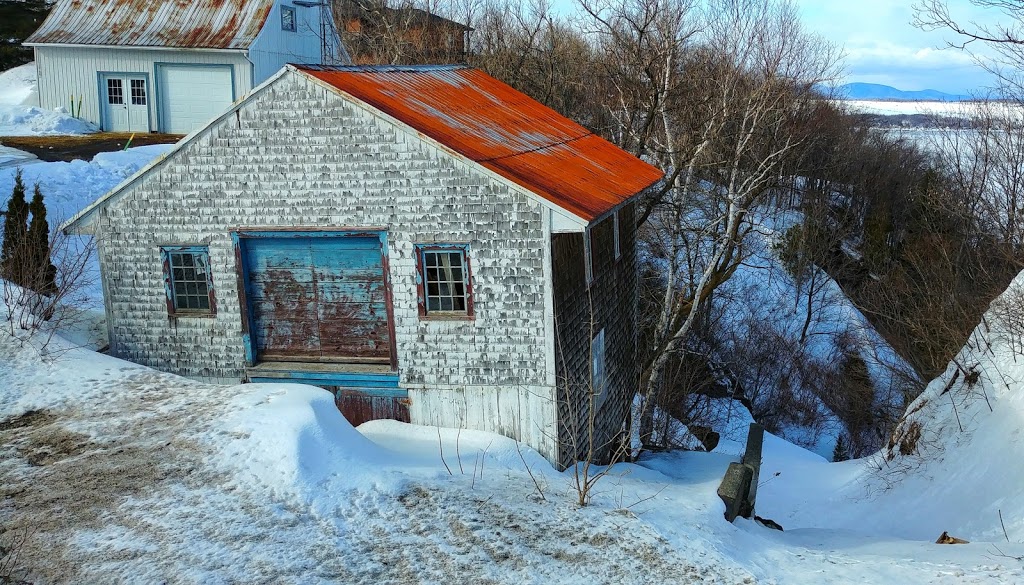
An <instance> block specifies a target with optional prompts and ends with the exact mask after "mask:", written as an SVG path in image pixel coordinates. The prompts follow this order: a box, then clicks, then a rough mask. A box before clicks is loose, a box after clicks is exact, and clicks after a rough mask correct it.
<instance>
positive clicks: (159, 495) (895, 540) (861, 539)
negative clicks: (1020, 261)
mask: <svg viewBox="0 0 1024 585" xmlns="http://www.w3.org/2000/svg"><path fill="white" fill-rule="evenodd" d="M0 356H2V357H0V388H3V391H0V451H2V456H0V486H3V487H2V488H0V490H2V491H0V493H2V495H3V498H2V499H0V526H2V529H0V543H3V544H5V545H7V544H9V543H14V542H17V541H19V540H20V539H21V538H22V536H26V537H27V540H26V542H24V544H22V545H20V548H19V555H20V556H19V557H18V565H19V567H20V568H21V569H22V570H23V571H24V572H18V573H15V576H16V577H18V578H24V579H27V580H30V581H32V582H89V583H102V582H164V581H166V582H182V583H200V582H202V583H228V582H251V581H259V582H267V583H269V582H274V583H332V582H333V583H587V584H589V583H787V584H788V583H806V584H814V585H819V584H823V583H843V584H846V583H965V582H970V583H1014V582H1021V581H1022V580H1024V568H1022V564H1021V563H1020V562H1018V561H1015V560H1012V559H1009V558H1004V557H999V556H998V554H1000V553H997V552H996V551H997V549H996V546H998V547H999V548H998V550H1000V551H1002V554H1008V555H1024V545H1021V544H1019V537H1017V540H1015V542H1014V543H1013V544H1006V543H1002V544H999V543H996V544H987V543H972V544H968V545H961V546H952V547H951V546H943V545H936V544H933V543H932V542H930V541H932V540H934V538H936V537H937V536H938V534H937V533H936V534H931V533H930V532H929V533H922V534H914V535H911V536H913V538H915V539H917V540H903V539H901V538H900V537H899V536H898V534H899V533H900V532H902V531H903V529H902V527H904V526H905V525H908V524H915V523H916V524H920V523H921V522H922V517H921V515H922V512H921V510H922V505H921V502H920V498H919V495H918V494H917V493H915V492H912V491H911V490H906V491H900V490H897V489H893V490H890V491H888V492H885V491H880V492H878V493H875V494H874V496H875V498H874V499H870V498H865V497H864V496H860V497H853V493H852V490H851V489H850V487H849V486H855V485H860V482H862V481H863V478H866V477H870V467H869V462H868V461H858V462H848V463H843V464H827V463H825V462H824V460H822V459H821V458H819V457H817V456H816V455H813V454H811V453H809V452H807V451H804V450H803V449H800V448H798V447H795V446H793V445H791V444H789V443H786V442H784V441H782V440H780V439H777V438H775V437H772V436H768V437H767V438H766V443H765V456H764V459H765V463H764V468H763V470H762V475H761V478H762V479H761V488H760V501H759V505H758V513H759V514H760V515H763V516H765V517H771V518H774V519H776V520H778V521H780V522H781V523H782V524H783V526H784V527H785V528H786V529H787V530H786V532H777V531H774V530H771V529H768V528H765V527H763V526H760V525H759V524H756V523H754V522H752V521H748V520H740V521H738V522H737V523H736V524H735V525H733V524H729V523H727V522H725V520H724V519H723V517H722V513H723V510H724V507H723V505H722V503H721V501H720V500H719V499H718V497H717V495H716V489H717V486H718V483H719V481H720V479H721V477H722V474H723V472H724V470H725V467H726V466H727V464H728V463H729V462H730V461H732V460H734V459H735V455H733V454H731V453H697V452H683V453H674V454H659V455H654V456H650V457H646V458H644V459H643V460H641V461H640V462H639V463H638V464H621V465H618V466H616V467H615V468H614V469H613V470H612V473H611V474H610V475H609V476H607V477H606V478H605V479H604V480H602V481H601V483H599V484H597V488H596V495H595V497H594V501H593V503H592V505H591V506H589V507H587V508H583V509H579V508H577V507H575V506H574V505H573V501H574V499H575V498H574V496H575V495H574V494H573V493H572V489H571V488H570V483H571V473H572V472H571V471H568V472H563V473H559V472H556V471H555V470H554V469H553V468H552V467H551V466H550V465H549V464H548V463H547V462H546V461H545V460H543V459H542V458H541V457H540V456H539V455H538V454H536V453H535V452H533V451H532V450H530V449H529V448H528V447H525V446H521V447H519V449H517V446H516V444H515V443H514V442H513V441H511V440H509V439H506V438H504V437H501V436H498V435H492V434H488V433H481V432H475V431H461V432H459V431H456V430H450V429H436V428H432V427H419V426H413V425H406V424H403V423H398V422H393V421H377V422H373V423H367V424H365V425H363V426H361V427H359V428H358V429H353V428H352V427H351V426H350V425H349V424H348V423H347V422H346V421H345V420H344V419H343V418H342V417H341V415H340V414H339V413H338V411H337V409H335V408H334V405H333V401H332V398H331V395H330V394H329V393H328V392H325V391H323V390H320V389H317V388H312V387H308V386H298V385H283V384H282V385H243V386H218V385H211V384H199V383H196V382H191V381H188V380H185V379H182V378H179V377H176V376H173V375H170V374H163V373H159V372H156V371H153V370H150V369H148V368H145V367H142V366H137V365H133V364H130V363H127V362H123V361H120V360H117V359H115V358H112V357H108V356H104V355H100V354H96V353H93V352H91V351H88V350H84V349H78V348H73V347H71V346H69V345H68V344H67V343H66V342H64V341H63V340H62V339H60V338H55V339H54V340H53V341H52V342H51V344H50V345H49V346H48V347H47V348H46V349H45V350H43V351H40V350H39V349H38V348H37V347H35V346H34V345H33V344H32V343H31V342H29V343H21V342H18V341H16V340H15V339H14V338H13V337H12V336H10V335H9V334H3V335H2V336H0ZM520 450H521V452H522V456H520V454H519V453H520ZM1015 454H1016V452H1014V455H1015ZM442 457H443V461H442ZM1008 460H1009V461H1013V460H1014V458H1012V457H1011V458H1009V459H1008ZM445 465H447V468H448V469H450V470H451V474H449V472H448V471H447V470H446V468H445ZM527 468H529V470H530V472H529V473H528V472H527ZM776 471H778V473H777V474H776ZM975 471H976V470H975ZM992 471H993V470H989V472H990V473H991V472H992ZM995 471H996V472H998V471H997V470H995ZM530 473H532V474H533V476H534V478H535V479H536V481H537V482H538V483H539V484H540V486H541V490H540V491H541V492H543V498H541V495H540V494H539V493H538V490H537V488H536V487H535V484H534V479H533V478H531V477H530ZM1018 473H1019V472H1018ZM1014 477H1016V476H1014ZM957 479H960V476H958V478H957ZM1018 479H1019V478H1018ZM948 485H949V486H950V487H951V486H952V485H954V484H948ZM1019 485H1024V484H1019ZM915 487H920V483H918V484H917V485H915ZM819 490H820V491H819ZM1007 496H1008V498H1009V497H1012V496H1013V494H1012V493H1008V494H1007ZM949 503H953V502H952V501H950V502H949ZM981 504H982V503H981V502H978V505H979V506H981ZM900 505H902V507H900ZM957 506H958V508H959V509H960V510H965V509H967V508H968V507H969V504H967V503H966V502H963V501H961V502H959V503H958V504H957ZM1003 506H1004V508H1003V513H1004V516H1006V517H1008V518H1011V517H1012V518H1019V517H1020V513H1021V512H1022V511H1024V504H1022V502H1021V499H1020V498H1013V499H1008V501H1006V502H1005V503H1004V504H1003ZM928 511H929V512H930V511H931V510H928ZM946 518H947V519H948V523H939V524H941V526H942V528H943V529H948V530H950V532H951V533H952V534H954V535H956V536H961V537H969V536H973V534H970V533H969V531H968V530H967V527H966V526H965V525H962V524H960V523H958V522H957V520H956V517H955V516H946ZM1008 528H1010V529H1011V530H1018V529H1019V528H1020V525H1019V524H1013V525H1012V526H1009V525H1008ZM990 540H996V539H994V538H992V539H990ZM0 566H2V563H0Z"/></svg>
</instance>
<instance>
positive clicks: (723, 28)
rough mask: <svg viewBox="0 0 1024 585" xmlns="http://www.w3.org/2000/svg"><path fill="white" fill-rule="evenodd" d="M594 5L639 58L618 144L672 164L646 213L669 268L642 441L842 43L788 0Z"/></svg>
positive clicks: (620, 49)
mask: <svg viewBox="0 0 1024 585" xmlns="http://www.w3.org/2000/svg"><path fill="white" fill-rule="evenodd" d="M584 10H585V12H586V13H587V14H589V15H590V17H591V19H592V23H594V24H595V25H596V29H597V30H596V32H597V34H598V35H600V38H601V39H602V45H601V46H602V48H603V49H604V50H603V51H602V52H604V53H609V54H615V55H626V56H632V55H637V57H636V59H637V62H636V63H634V64H632V65H628V64H621V69H620V70H618V71H615V73H616V75H609V81H608V83H609V86H610V87H612V88H613V89H614V93H613V95H614V96H617V97H619V98H620V99H619V100H618V102H616V101H615V100H614V99H613V100H610V101H609V103H611V104H614V107H617V108H619V110H620V113H619V115H620V118H619V120H620V124H619V129H620V131H621V134H620V135H619V136H617V138H618V141H619V142H620V144H622V145H624V146H626V147H627V148H629V149H630V150H632V151H633V152H634V153H636V154H638V155H640V156H644V157H646V158H648V159H650V160H654V161H655V162H656V163H657V164H659V165H661V166H662V168H664V169H665V170H666V173H667V178H666V181H665V184H664V186H663V188H662V189H661V190H660V191H658V192H656V193H655V195H654V197H653V198H652V199H651V201H650V202H649V206H648V209H647V211H646V213H644V214H643V216H642V217H643V218H646V219H648V222H647V226H646V227H645V229H644V239H645V242H644V244H645V252H646V254H647V255H648V256H649V257H650V258H654V259H656V262H657V264H658V266H659V270H658V271H657V272H656V273H655V274H656V275H655V276H654V279H653V282H648V283H647V284H648V285H649V286H650V285H653V286H656V287H658V288H659V289H660V290H661V293H660V297H661V299H660V302H658V303H657V314H656V315H654V316H652V320H651V323H650V331H651V332H650V334H649V336H648V341H649V343H650V347H649V348H647V349H648V358H647V361H646V363H645V371H644V377H643V382H642V384H643V387H642V389H641V398H642V408H641V410H640V412H639V419H640V420H639V424H640V430H641V440H642V441H643V442H644V443H649V442H650V441H651V438H652V435H651V431H652V429H653V428H654V424H653V423H654V421H653V416H654V411H655V408H654V407H655V404H656V403H657V402H658V397H659V394H660V393H661V392H662V391H663V390H664V389H665V388H664V384H665V378H666V376H665V374H666V371H667V368H668V366H669V364H670V362H671V361H672V360H673V359H675V358H677V357H678V355H679V354H680V352H682V351H683V350H684V349H685V344H686V340H687V336H688V334H689V332H690V331H691V329H692V328H693V326H694V324H695V322H696V320H697V319H698V317H699V315H700V313H701V310H702V308H703V307H704V306H705V303H706V302H707V301H708V300H709V299H710V297H711V296H712V294H713V293H714V291H715V289H716V288H718V287H719V286H720V285H721V284H722V283H723V282H725V281H726V280H727V279H728V278H730V277H731V276H732V275H733V273H734V272H735V270H736V268H737V267H738V266H739V265H740V263H741V262H742V261H743V259H744V257H745V253H744V250H743V240H744V237H745V236H746V235H747V233H749V231H750V230H751V229H753V224H752V223H751V221H750V218H749V214H750V212H751V210H753V209H754V208H755V207H756V206H757V205H758V204H759V203H760V202H761V201H763V199H764V198H765V197H766V196H767V195H768V194H769V193H770V191H771V189H772V188H773V187H774V186H776V185H777V184H778V178H779V173H780V171H781V169H782V168H783V166H784V163H785V161H786V160H787V159H788V158H789V157H791V156H793V155H794V153H795V150H796V149H797V147H798V146H799V145H800V144H801V141H802V139H801V136H800V127H801V125H802V123H803V120H802V117H803V116H805V115H806V113H807V111H808V109H809V108H808V107H807V104H808V103H809V101H810V100H813V99H814V97H815V95H814V94H813V91H812V87H813V85H814V84H815V83H818V82H821V81H823V80H825V79H827V78H829V77H830V76H831V74H832V73H833V68H834V66H835V64H836V62H837V54H836V53H835V51H834V50H832V49H831V47H829V46H828V45H827V44H824V43H823V42H821V41H820V40H819V39H816V38H814V37H812V36H810V35H807V34H806V33H804V32H803V31H802V30H801V29H800V25H799V21H798V16H797V13H796V11H795V9H794V8H793V6H792V5H791V4H788V3H786V2H776V1H774V0H714V1H713V2H710V3H709V4H708V5H707V7H706V12H705V13H704V14H702V15H697V14H695V11H694V10H693V9H692V7H691V6H689V5H688V4H685V3H683V2H680V1H672V0H648V1H644V0H620V1H619V2H617V3H616V2H613V3H610V4H584ZM652 54H655V55H657V56H658V61H656V62H654V61H652V60H651V57H650V56H651V55H652ZM641 56H643V58H645V59H647V61H644V60H642V59H641ZM630 74H632V76H633V77H629V75H630ZM636 87H646V88H647V92H646V94H644V93H641V92H638V91H636V89H634V88H636ZM641 107H645V109H641ZM613 135H615V133H614V132H613ZM636 422H637V421H634V424H636Z"/></svg>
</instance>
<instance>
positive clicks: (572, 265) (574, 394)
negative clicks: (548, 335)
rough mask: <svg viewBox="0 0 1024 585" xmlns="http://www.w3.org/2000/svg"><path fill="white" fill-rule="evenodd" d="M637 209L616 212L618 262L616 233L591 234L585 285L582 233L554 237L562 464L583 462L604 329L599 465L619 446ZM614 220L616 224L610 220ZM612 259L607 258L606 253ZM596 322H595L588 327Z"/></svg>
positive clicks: (632, 335) (629, 354) (627, 395)
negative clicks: (594, 360)
mask: <svg viewBox="0 0 1024 585" xmlns="http://www.w3.org/2000/svg"><path fill="white" fill-rule="evenodd" d="M633 207H634V206H633V204H629V205H626V206H624V207H623V208H622V209H620V210H619V246H620V253H621V255H620V257H619V258H618V260H616V259H615V258H614V239H612V240H611V241H606V238H614V231H613V230H606V229H593V230H591V233H592V234H594V235H595V236H596V237H595V238H594V240H593V241H592V242H591V247H592V249H593V253H594V261H593V267H594V268H593V280H592V282H591V284H590V286H589V287H588V286H587V281H586V264H585V243H584V237H585V236H584V234H555V235H553V236H552V238H551V239H552V265H553V275H554V304H555V334H556V340H555V352H556V361H555V364H556V368H557V369H556V371H557V381H558V392H557V394H558V418H559V426H558V429H559V431H558V435H559V436H558V439H559V462H560V463H561V464H562V465H570V464H572V463H573V462H574V461H576V460H579V459H582V458H584V457H586V455H587V450H588V445H589V442H588V440H587V439H588V437H589V433H588V426H589V413H590V408H591V406H594V405H596V402H595V401H592V400H590V396H589V395H590V389H591V387H592V386H591V383H590V364H591V354H590V344H591V339H592V338H593V336H594V335H596V334H597V332H598V331H600V330H601V329H602V328H604V330H605V333H604V335H605V368H606V380H607V385H608V390H607V391H608V394H607V396H606V398H605V399H604V400H603V402H602V403H601V404H600V406H599V407H598V408H597V410H596V415H595V419H594V422H595V424H594V428H595V433H594V435H595V437H594V439H595V440H594V445H595V448H596V449H597V450H598V453H597V454H596V455H597V456H596V457H595V459H596V460H597V461H602V460H605V459H607V458H608V457H610V456H611V453H612V449H614V448H615V447H617V440H618V433H619V430H620V429H621V428H622V423H623V422H624V421H625V420H626V416H627V413H628V408H629V404H630V400H631V397H632V395H633V393H634V392H635V391H636V386H637V369H636V341H637V332H636V317H637V315H636V311H637V303H636V299H637V283H638V279H637V272H636V269H637V265H636V229H635V226H634V223H635V214H634V209H633ZM609 221H613V220H609ZM609 254H610V257H608V255H609ZM591 320H593V323H591Z"/></svg>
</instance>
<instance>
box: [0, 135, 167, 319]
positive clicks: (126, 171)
mask: <svg viewBox="0 0 1024 585" xmlns="http://www.w3.org/2000/svg"><path fill="white" fill-rule="evenodd" d="M172 147H173V145H170V144H155V145H151V146H139V147H136V148H131V149H128V150H120V151H116V152H101V153H99V154H97V155H96V156H95V157H93V159H92V160H91V161H83V160H76V161H71V162H32V161H29V162H32V164H25V165H24V166H21V167H20V168H21V171H22V180H23V181H24V182H25V185H26V187H27V188H28V189H29V194H30V196H31V189H32V187H33V186H34V185H35V184H37V183H38V184H39V188H40V189H41V190H42V191H43V195H44V197H45V200H46V212H47V219H48V220H49V222H50V227H51V228H56V227H57V226H58V225H60V224H61V223H62V222H63V221H65V220H67V219H70V218H71V217H72V216H73V215H74V214H76V213H78V212H79V211H81V210H82V208H84V207H85V206H86V205H89V204H90V203H92V202H93V201H95V200H96V199H97V198H98V197H100V196H101V195H103V194H104V193H106V192H107V191H110V190H111V189H113V188H114V187H115V186H117V185H118V184H119V183H121V182H122V181H124V180H125V179H127V178H128V177H131V176H132V175H134V174H135V173H136V172H137V171H138V170H139V169H140V168H142V167H144V166H145V165H147V164H148V163H149V162H150V161H152V160H153V159H154V158H156V157H157V156H160V155H162V154H164V153H165V152H167V151H168V150H170V149H171V148H172ZM0 155H2V153H0ZM18 168H19V167H17V166H16V165H11V166H7V167H0V198H2V199H3V200H4V201H6V199H7V197H9V196H10V193H11V190H12V189H13V188H14V175H15V173H16V172H17V170H18ZM88 271H89V275H90V276H89V278H88V280H89V281H90V282H92V283H93V287H92V289H91V290H90V291H88V295H89V296H90V298H91V299H92V304H91V305H90V306H91V307H94V308H99V307H102V306H103V293H102V291H101V288H100V281H99V265H98V263H97V262H96V261H95V259H94V260H93V261H92V262H91V263H90V264H89V266H88Z"/></svg>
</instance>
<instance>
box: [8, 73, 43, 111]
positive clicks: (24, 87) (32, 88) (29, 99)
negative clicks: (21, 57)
mask: <svg viewBox="0 0 1024 585" xmlns="http://www.w3.org/2000/svg"><path fill="white" fill-rule="evenodd" d="M37 104H38V96H37V93H36V64H35V63H26V64H25V65H21V66H19V67H15V68H13V69H8V70H7V71H3V72H0V106H34V105H37Z"/></svg>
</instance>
